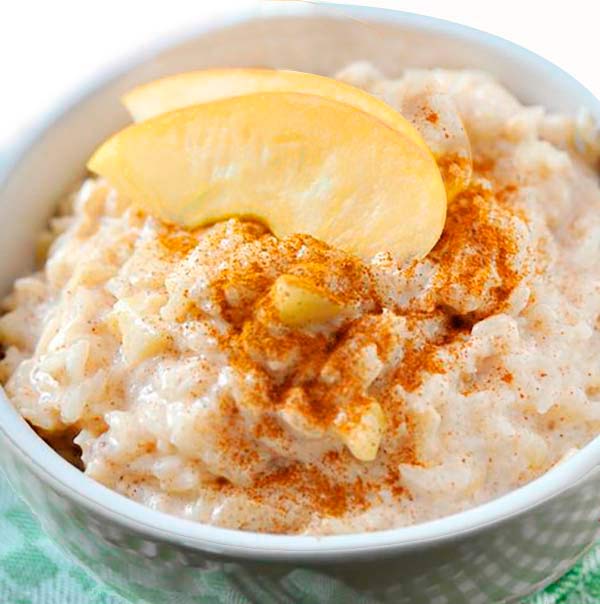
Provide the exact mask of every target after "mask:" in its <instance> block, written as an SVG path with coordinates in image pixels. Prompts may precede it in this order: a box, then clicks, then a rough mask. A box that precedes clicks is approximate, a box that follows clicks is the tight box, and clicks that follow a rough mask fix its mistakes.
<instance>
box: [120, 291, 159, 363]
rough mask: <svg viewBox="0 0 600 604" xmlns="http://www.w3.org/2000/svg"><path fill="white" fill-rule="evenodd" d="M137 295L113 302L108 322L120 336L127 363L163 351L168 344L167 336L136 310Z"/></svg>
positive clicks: (138, 360) (139, 361)
mask: <svg viewBox="0 0 600 604" xmlns="http://www.w3.org/2000/svg"><path fill="white" fill-rule="evenodd" d="M139 302H140V301H139V299H138V297H137V296H132V297H131V298H122V299H121V300H118V301H117V303H116V304H115V306H114V308H113V310H112V311H111V313H110V316H109V317H108V322H109V324H110V325H112V327H113V329H114V330H115V331H116V332H117V334H118V335H119V336H120V337H121V346H122V350H123V356H124V357H125V360H126V362H127V363H128V364H129V365H137V364H138V363H141V362H142V361H144V360H146V359H148V358H150V357H151V356H155V355H158V354H161V353H162V352H164V351H165V350H166V349H167V348H168V347H169V344H170V339H169V337H168V336H167V335H166V334H165V333H163V332H161V331H160V330H159V329H157V328H156V327H155V326H154V325H152V324H151V323H150V322H148V321H146V320H144V319H143V318H142V317H141V316H140V314H139V313H138V312H137V308H138V306H139Z"/></svg>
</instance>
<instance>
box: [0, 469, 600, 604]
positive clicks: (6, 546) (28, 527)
mask: <svg viewBox="0 0 600 604" xmlns="http://www.w3.org/2000/svg"><path fill="white" fill-rule="evenodd" d="M0 603H1V604H127V602H126V601H125V600H124V599H123V598H121V597H119V596H117V595H114V594H113V593H111V592H110V591H109V590H108V589H106V588H105V587H104V586H103V585H101V584H99V583H98V582H97V581H96V580H94V579H92V578H91V577H89V576H88V575H87V574H86V573H85V572H84V571H83V570H82V569H81V568H80V567H79V566H77V565H76V564H75V563H74V562H72V561H71V560H70V559H69V558H67V557H66V556H65V555H64V554H63V553H62V552H61V551H60V550H59V549H58V548H57V547H56V546H55V545H54V544H53V543H52V542H51V541H50V540H49V539H48V538H47V537H46V535H44V533H43V532H42V531H41V529H40V525H39V524H38V522H37V520H36V519H35V518H34V517H33V516H32V514H31V513H30V512H29V509H28V508H27V507H26V506H25V504H23V503H22V502H21V501H20V500H19V499H18V498H17V497H16V495H15V494H14V493H13V492H12V491H11V489H10V487H9V486H8V484H7V483H6V481H5V480H4V478H3V477H2V474H1V473H0ZM598 603H600V544H599V545H598V546H597V547H596V548H594V549H592V550H591V551H590V552H589V553H588V554H587V555H586V556H585V558H584V559H583V560H582V561H581V562H580V563H579V564H578V565H577V566H576V567H575V568H574V569H573V570H572V571H570V572H569V573H568V574H566V575H565V576H564V577H563V578H562V579H561V580H560V581H558V582H557V583H555V584H554V585H552V586H551V587H549V588H547V589H546V590H544V591H543V592H540V593H538V594H536V595H535V596H532V597H531V598H528V599H527V604H598ZM135 604H141V603H135ZM160 604H163V603H160ZM236 604H249V603H242V602H239V601H238V602H236ZM260 604H268V603H263V602H261V603H260ZM315 604H317V603H315Z"/></svg>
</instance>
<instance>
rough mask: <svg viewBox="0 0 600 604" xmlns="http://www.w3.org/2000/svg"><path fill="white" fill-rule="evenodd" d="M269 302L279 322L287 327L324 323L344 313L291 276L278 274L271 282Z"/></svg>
mask: <svg viewBox="0 0 600 604" xmlns="http://www.w3.org/2000/svg"><path fill="white" fill-rule="evenodd" d="M273 302H274V304H275V308H276V309H277V312H278V313H279V318H280V319H281V321H282V323H285V324H286V325H289V326H290V327H304V326H306V325H315V324H321V323H327V322H328V321H331V320H332V319H335V318H336V317H337V316H339V315H340V314H341V313H342V311H343V310H344V308H343V306H341V305H340V304H338V303H337V302H335V301H334V300H332V299H331V298H330V297H328V296H327V294H325V293H324V292H321V291H319V290H318V289H317V288H316V287H314V286H313V285H312V284H310V283H308V282H307V281H306V280H304V279H302V278H300V277H296V276H295V275H281V277H279V278H278V279H277V281H275V284H274V285H273Z"/></svg>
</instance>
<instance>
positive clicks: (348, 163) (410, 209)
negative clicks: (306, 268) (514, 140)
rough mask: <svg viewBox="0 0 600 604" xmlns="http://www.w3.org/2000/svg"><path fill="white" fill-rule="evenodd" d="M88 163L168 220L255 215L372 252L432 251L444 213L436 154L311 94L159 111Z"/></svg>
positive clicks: (196, 222) (188, 222) (274, 226)
mask: <svg viewBox="0 0 600 604" xmlns="http://www.w3.org/2000/svg"><path fill="white" fill-rule="evenodd" d="M88 168H89V169H90V170H91V171H92V172H95V173H96V174H99V175H100V176H103V177H105V178H106V179H107V180H108V181H109V182H110V183H111V184H112V185H113V186H114V187H115V188H116V189H117V190H118V191H120V193H121V194H123V195H124V196H126V197H127V198H129V199H130V200H131V202H132V203H134V204H135V205H137V206H139V207H140V208H141V209H143V210H144V211H146V212H148V213H149V214H151V215H154V216H156V217H157V218H159V219H161V220H163V221H165V222H167V223H175V224H178V225H181V226H183V227H188V228H195V227H198V226H202V225H206V224H210V223H214V222H217V221H219V220H223V219H226V218H229V217H248V218H253V219H256V220H259V221H261V222H263V223H265V224H266V225H267V226H268V227H269V228H270V229H271V231H272V232H273V233H274V234H275V235H276V236H278V237H285V236H287V235H292V234H295V233H306V234H309V235H312V236H313V237H315V238H317V239H320V240H322V241H325V242H326V243H328V244H330V245H331V246H334V247H336V248H339V249H342V250H345V251H347V252H349V253H352V254H356V255H358V256H360V257H363V258H370V257H372V256H373V255H374V254H376V253H378V252H381V251H389V252H391V253H392V254H393V255H394V256H396V257H397V258H399V259H401V260H402V259H407V258H411V257H422V256H424V255H425V254H427V253H428V252H429V250H431V248H432V247H433V246H434V245H435V243H436V242H437V241H438V239H439V237H440V235H441V233H442V229H443V227H444V222H445V217H446V192H445V190H444V185H443V182H442V178H441V175H440V171H439V169H438V166H437V164H436V163H435V160H434V158H433V156H432V155H431V154H430V153H429V152H428V151H426V150H424V149H423V148H421V147H420V146H418V145H417V144H415V143H414V142H413V141H412V140H411V139H410V138H408V137H406V136H404V135H403V134H401V133H400V132H398V131H397V130H394V129H392V128H390V127H388V126H387V125H385V124H384V123H383V122H381V121H380V120H378V119H376V118H374V117H373V116H371V115H369V114H366V113H364V112H362V111H360V110H357V109H356V108H354V107H351V106H350V105H346V104H343V103H339V102H337V101H332V100H331V99H326V98H324V97H319V96H314V95H308V94H300V93H287V92H286V93H282V92H269V93H259V94H252V95H246V96H242V97H232V98H227V99H222V100H219V101H214V102H211V103H204V104H202V105H195V106H193V107H186V108H184V109H181V110H179V111H174V112H171V113H167V114H164V115H160V116H157V117H155V118H153V119H150V120H147V121H145V122H141V123H139V124H134V125H132V126H130V127H128V128H126V129H125V130H122V131H121V132H119V133H117V134H116V135H114V136H113V137H111V138H110V139H109V140H108V141H106V142H105V143H104V144H103V145H102V146H101V147H100V148H99V149H98V150H97V151H96V152H95V154H94V155H93V156H92V158H91V159H90V161H89V162H88Z"/></svg>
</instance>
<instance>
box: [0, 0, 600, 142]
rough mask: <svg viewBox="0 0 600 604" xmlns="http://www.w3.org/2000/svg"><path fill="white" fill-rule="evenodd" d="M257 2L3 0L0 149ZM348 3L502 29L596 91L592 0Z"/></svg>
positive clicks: (599, 83)
mask: <svg viewBox="0 0 600 604" xmlns="http://www.w3.org/2000/svg"><path fill="white" fill-rule="evenodd" d="M268 1H269V0H264V1H263V6H264V4H265V2H268ZM260 2H261V0H255V1H254V2H253V0H146V1H143V0H101V1H100V2H91V1H89V0H16V1H10V2H9V1H8V0H0V68H1V71H0V73H1V77H2V87H1V88H0V152H1V151H2V148H3V147H4V149H6V147H7V146H8V145H9V144H10V141H11V140H14V139H15V137H16V136H18V134H19V132H20V131H21V130H22V128H24V127H26V126H27V125H28V124H30V123H32V122H34V121H35V120H36V119H39V118H40V117H41V116H42V115H43V114H44V113H45V112H46V111H47V110H51V109H53V108H56V107H57V106H60V103H61V101H62V100H64V99H65V98H66V97H68V96H69V95H70V94H72V93H73V92H74V91H76V90H77V89H78V88H79V87H80V86H81V85H82V84H85V83H86V82H89V81H90V80H93V79H94V76H95V74H97V73H98V71H99V70H106V69H110V67H111V66H114V65H115V64H117V63H118V62H119V61H120V60H122V58H123V57H124V56H127V55H129V54H131V53H135V52H136V51H139V50H141V49H142V48H143V47H144V46H145V45H148V44H152V43H153V42H154V41H156V40H160V39H161V38H164V37H166V36H168V35H169V34H173V33H174V32H177V31H178V30H181V29H182V28H183V29H187V30H189V29H191V28H193V26H194V24H195V23H199V22H201V21H203V20H205V19H210V18H215V17H216V16H218V15H219V14H220V13H224V12H228V11H232V10H236V9H243V8H244V7H248V6H251V5H252V4H260ZM346 3H348V4H371V5H376V6H385V7H389V8H398V9H401V10H407V11H412V12H417V13H421V14H427V15H433V16H436V17H442V18H445V19H450V20H453V21H458V22H460V23H464V24H467V25H471V26H474V27H477V28H479V29H483V30H485V31H489V32H492V33H495V34H498V35H500V36H503V37H505V38H508V39H510V40H512V41H514V42H517V43H519V44H521V45H523V46H526V47H528V48H529V49H531V50H533V51H535V52H538V53H539V54H541V55H543V56H545V57H546V58H548V59H550V60H551V61H553V62H554V63H557V64H558V65H559V66H561V67H563V68H564V69H566V70H567V71H569V72H570V73H571V74H572V75H574V76H575V77H576V78H577V79H579V80H580V81H581V82H582V83H584V84H585V85H586V86H588V88H590V89H591V90H592V91H593V92H594V93H595V94H596V95H597V96H600V2H599V1H598V0H567V1H560V2H559V1H557V0H546V1H544V2H542V1H540V0H502V1H499V0H412V1H410V0H388V1H384V0H380V1H373V2H369V0H363V1H362V2H352V0H346ZM336 10H337V9H336ZM339 10H340V11H342V10H343V9H339Z"/></svg>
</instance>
